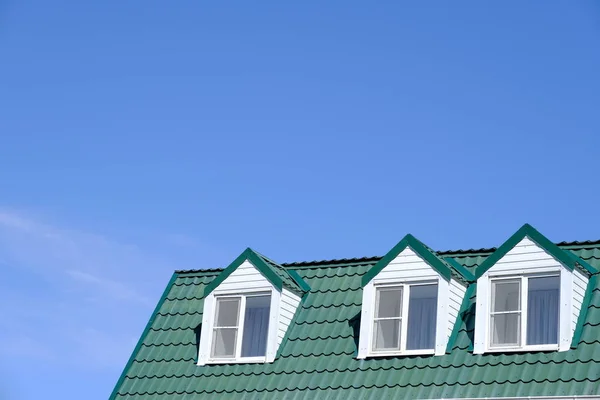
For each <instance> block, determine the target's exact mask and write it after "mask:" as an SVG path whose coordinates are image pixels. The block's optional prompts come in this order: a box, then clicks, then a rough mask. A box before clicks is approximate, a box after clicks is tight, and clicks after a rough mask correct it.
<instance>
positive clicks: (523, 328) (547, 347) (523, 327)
mask: <svg viewBox="0 0 600 400" xmlns="http://www.w3.org/2000/svg"><path fill="white" fill-rule="evenodd" d="M561 275H562V271H561V270H560V269H556V270H554V271H552V270H551V271H548V272H542V273H531V274H497V275H490V276H489V277H488V278H487V280H488V290H489V295H488V299H487V300H488V301H487V310H486V352H488V353H505V352H514V351H556V350H559V346H560V342H561V323H562V318H561V314H562V313H563V312H564V310H563V307H562V306H561V304H562V302H563V296H564V295H565V294H563V290H562V286H563V285H562V276H561ZM548 277H558V278H559V307H558V312H559V316H558V322H559V325H558V327H557V329H558V331H557V343H555V344H540V345H528V344H527V317H528V309H527V306H528V305H527V302H528V295H529V293H528V291H529V279H530V278H548ZM511 280H512V281H516V280H519V286H520V296H521V299H520V310H519V313H520V314H521V323H520V332H519V335H520V336H519V342H520V345H518V346H492V317H491V315H492V313H493V311H492V296H493V295H494V292H493V290H492V284H493V282H498V281H511ZM505 313H510V312H505ZM512 313H514V312H512ZM495 314H497V313H495Z"/></svg>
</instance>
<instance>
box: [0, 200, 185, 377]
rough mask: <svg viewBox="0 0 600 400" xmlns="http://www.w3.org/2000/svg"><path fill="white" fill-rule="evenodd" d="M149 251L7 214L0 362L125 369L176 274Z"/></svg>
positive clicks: (2, 224)
mask: <svg viewBox="0 0 600 400" xmlns="http://www.w3.org/2000/svg"><path fill="white" fill-rule="evenodd" d="M148 253H149V252H147V251H144V250H142V249H140V247H139V246H138V245H132V244H128V243H121V242H119V241H116V240H113V239H110V238H107V237H106V236H103V235H99V234H96V233H90V232H82V231H78V230H73V229H69V228H65V227H63V226H57V225H55V224H49V223H47V222H44V221H43V220H40V219H39V218H35V217H32V216H31V215H29V214H27V213H24V212H22V211H15V210H8V209H0V261H1V262H2V268H0V293H2V294H1V295H0V296H1V298H2V301H1V302H0V314H2V319H1V320H2V321H3V322H4V323H0V325H1V326H2V328H3V329H0V342H1V343H2V346H0V359H1V358H4V359H5V360H7V359H10V358H11V357H22V358H32V359H33V358H36V357H39V356H41V355H44V356H45V357H56V358H57V359H59V360H60V361H61V362H63V363H76V364H77V363H80V362H83V360H85V362H83V363H84V365H86V366H87V367H89V366H96V367H98V366H103V367H108V366H111V367H113V368H122V366H123V365H124V362H125V360H126V359H127V357H128V356H129V352H130V351H131V349H132V347H133V343H135V341H136V340H137V335H139V333H140V332H141V327H142V326H143V324H144V323H145V320H146V319H147V317H148V315H149V312H150V310H151V308H152V306H153V302H154V301H155V298H156V296H157V293H159V292H160V290H161V289H162V287H163V285H164V282H165V281H166V277H167V276H168V275H169V274H170V271H171V270H172V269H173V266H171V265H169V264H168V263H166V262H164V261H161V260H160V259H159V258H158V257H156V256H155V255H152V254H148ZM59 356H60V357H59Z"/></svg>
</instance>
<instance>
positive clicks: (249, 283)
mask: <svg viewBox="0 0 600 400" xmlns="http://www.w3.org/2000/svg"><path fill="white" fill-rule="evenodd" d="M272 287H273V285H271V282H269V281H268V280H267V278H265V277H264V276H263V275H262V274H261V273H260V271H259V270H257V269H256V268H255V267H254V265H252V264H251V263H250V262H249V261H248V260H246V261H244V262H243V263H242V265H240V266H239V267H238V268H237V269H236V270H235V271H233V272H232V273H231V275H229V276H228V277H227V278H226V279H225V280H224V281H223V282H221V284H220V285H219V286H218V287H217V288H216V289H215V291H217V292H219V293H220V292H233V293H235V292H236V291H239V290H245V291H247V290H249V289H265V288H272Z"/></svg>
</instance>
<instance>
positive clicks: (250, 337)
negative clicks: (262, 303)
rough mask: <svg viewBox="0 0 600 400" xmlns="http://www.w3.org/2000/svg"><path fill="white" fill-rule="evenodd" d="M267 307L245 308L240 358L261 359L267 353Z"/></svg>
mask: <svg viewBox="0 0 600 400" xmlns="http://www.w3.org/2000/svg"><path fill="white" fill-rule="evenodd" d="M269 310H270V308H269V306H266V307H253V308H249V307H247V308H246V314H245V317H244V337H243V341H242V357H263V356H265V355H266V353H267V336H268V330H269Z"/></svg>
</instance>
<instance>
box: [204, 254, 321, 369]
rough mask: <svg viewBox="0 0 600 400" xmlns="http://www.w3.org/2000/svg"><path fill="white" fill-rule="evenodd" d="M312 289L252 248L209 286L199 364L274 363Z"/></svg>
mask: <svg viewBox="0 0 600 400" xmlns="http://www.w3.org/2000/svg"><path fill="white" fill-rule="evenodd" d="M308 290H310V288H309V287H308V285H307V284H306V282H304V281H303V280H302V278H301V277H300V276H299V275H298V274H297V273H295V271H293V270H286V269H285V268H283V267H282V266H281V265H279V264H277V263H275V262H274V261H272V260H270V259H268V258H266V257H265V256H263V255H261V254H259V253H257V252H255V251H253V250H252V249H250V248H248V249H246V251H244V252H243V253H242V254H241V255H240V256H239V257H238V258H236V259H235V261H233V262H232V263H231V264H230V265H229V266H228V267H227V268H225V269H224V270H223V271H222V272H221V273H220V274H219V275H218V276H217V277H216V278H215V279H214V280H213V281H212V282H211V283H210V284H209V285H207V287H206V290H205V298H204V310H203V315H202V332H201V335H200V344H199V354H198V365H205V364H234V363H269V362H273V361H274V360H275V355H276V354H277V350H278V348H279V346H280V345H281V342H282V340H283V338H284V336H285V333H286V331H287V329H288V327H289V325H290V322H291V321H292V318H293V317H294V314H295V312H296V309H297V308H298V305H299V304H300V300H301V297H302V295H303V294H304V293H305V292H307V291H308Z"/></svg>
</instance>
